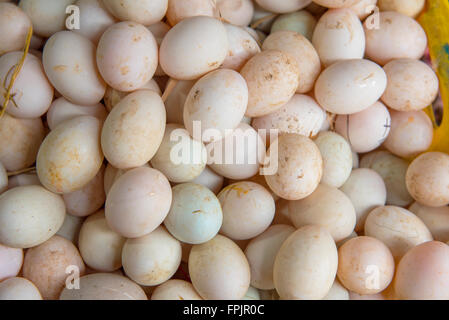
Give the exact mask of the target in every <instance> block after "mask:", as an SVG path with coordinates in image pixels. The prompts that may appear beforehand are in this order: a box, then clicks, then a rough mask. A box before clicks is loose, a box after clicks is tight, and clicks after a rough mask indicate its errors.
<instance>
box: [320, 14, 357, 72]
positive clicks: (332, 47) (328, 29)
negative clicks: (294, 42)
mask: <svg viewBox="0 0 449 320" xmlns="http://www.w3.org/2000/svg"><path fill="white" fill-rule="evenodd" d="M312 43H313V46H314V47H315V49H316V50H317V52H318V54H319V56H320V59H321V62H322V63H323V64H324V65H325V66H329V65H331V64H332V63H334V62H336V61H341V60H349V59H361V58H363V56H364V53H365V33H364V31H363V26H362V23H361V22H360V19H359V18H358V17H357V15H356V14H355V12H354V11H352V10H351V9H332V10H329V11H327V12H326V13H325V14H323V15H322V16H321V18H320V20H318V24H317V25H316V27H315V30H314V32H313V38H312Z"/></svg>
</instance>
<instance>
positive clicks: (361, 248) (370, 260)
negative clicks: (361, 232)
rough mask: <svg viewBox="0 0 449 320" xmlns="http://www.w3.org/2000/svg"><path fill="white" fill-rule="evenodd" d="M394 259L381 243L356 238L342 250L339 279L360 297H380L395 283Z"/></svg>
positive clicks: (366, 238) (373, 239)
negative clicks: (377, 294)
mask: <svg viewBox="0 0 449 320" xmlns="http://www.w3.org/2000/svg"><path fill="white" fill-rule="evenodd" d="M394 267H395V264H394V259H393V256H392V254H391V252H390V250H389V249H388V247H387V246H386V245H385V244H383V243H382V242H381V241H380V240H377V239H376V238H371V237H356V238H353V239H351V240H349V241H348V242H346V243H345V244H344V245H342V246H341V247H340V249H338V271H337V275H338V279H339V280H340V281H341V283H342V284H343V285H344V286H345V287H346V288H348V289H349V290H351V291H353V292H356V293H358V294H376V293H379V292H381V291H383V290H384V289H385V288H386V287H388V285H389V284H390V282H391V281H392V280H393V275H394Z"/></svg>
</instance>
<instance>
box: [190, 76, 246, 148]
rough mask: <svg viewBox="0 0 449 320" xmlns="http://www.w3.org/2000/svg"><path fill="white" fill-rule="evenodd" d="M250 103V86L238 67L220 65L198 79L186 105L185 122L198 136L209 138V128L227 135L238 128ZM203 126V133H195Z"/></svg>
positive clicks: (201, 130) (202, 138) (207, 140)
mask: <svg viewBox="0 0 449 320" xmlns="http://www.w3.org/2000/svg"><path fill="white" fill-rule="evenodd" d="M247 105H248V86H247V85H246V82H245V79H244V78H243V77H242V76H241V75H240V74H239V73H238V72H236V71H234V70H230V69H219V70H215V71H212V72H210V73H208V74H207V75H205V76H204V77H202V78H201V79H199V80H198V81H197V82H196V83H195V84H194V86H193V87H192V89H191V90H190V92H189V94H188V96H187V98H186V101H185V105H184V125H185V127H186V129H187V131H189V133H190V135H191V136H192V137H193V138H194V139H196V140H202V141H204V142H206V143H207V142H210V141H211V139H208V136H209V134H208V132H209V131H212V130H214V131H217V130H218V131H219V132H220V134H221V137H225V136H227V135H229V134H231V133H232V130H234V129H235V128H237V126H238V125H239V124H240V122H241V121H242V119H243V116H244V115H245V111H246V106H247ZM196 126H200V132H201V136H196V132H195V131H198V130H195V127H196Z"/></svg>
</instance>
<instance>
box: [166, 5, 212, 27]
mask: <svg viewBox="0 0 449 320" xmlns="http://www.w3.org/2000/svg"><path fill="white" fill-rule="evenodd" d="M196 16H206V17H218V12H217V3H216V1H213V0H170V1H169V2H168V9H167V20H168V22H169V23H170V24H171V25H172V26H174V25H175V24H177V23H178V22H180V21H181V20H184V19H187V18H191V17H196Z"/></svg>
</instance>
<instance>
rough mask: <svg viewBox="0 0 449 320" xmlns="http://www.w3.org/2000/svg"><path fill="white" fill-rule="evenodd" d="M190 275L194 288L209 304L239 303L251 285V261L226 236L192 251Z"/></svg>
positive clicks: (220, 236)
mask: <svg viewBox="0 0 449 320" xmlns="http://www.w3.org/2000/svg"><path fill="white" fill-rule="evenodd" d="M189 273H190V278H191V279H192V284H193V287H194V288H195V290H196V291H197V292H198V294H199V295H200V296H201V297H202V298H203V299H205V300H239V299H241V298H243V297H244V296H245V294H246V292H247V290H248V288H249V284H250V268H249V264H248V260H247V259H246V257H245V255H244V253H243V252H242V250H241V249H240V248H239V247H238V246H237V245H236V244H235V243H234V242H233V241H232V240H230V239H228V238H226V237H224V236H222V235H217V236H216V237H215V238H213V239H212V240H210V241H208V242H206V243H203V244H198V245H194V246H193V247H192V250H191V251H190V256H189Z"/></svg>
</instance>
